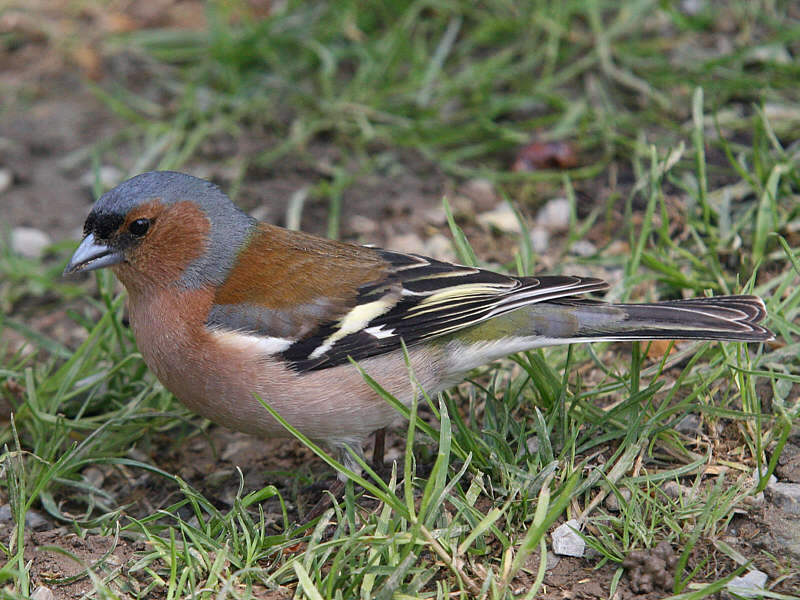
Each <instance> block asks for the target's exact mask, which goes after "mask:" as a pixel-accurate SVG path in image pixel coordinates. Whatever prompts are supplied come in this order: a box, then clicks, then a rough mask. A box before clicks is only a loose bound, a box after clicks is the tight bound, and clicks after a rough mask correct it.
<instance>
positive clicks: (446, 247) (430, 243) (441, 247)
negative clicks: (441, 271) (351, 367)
mask: <svg viewBox="0 0 800 600" xmlns="http://www.w3.org/2000/svg"><path fill="white" fill-rule="evenodd" d="M425 254H426V256H430V257H432V258H436V259H438V260H445V261H448V262H453V261H455V260H456V253H455V252H454V251H453V244H452V243H450V240H449V239H448V238H446V237H445V236H443V235H442V234H441V233H436V234H434V235H432V236H431V237H430V238H428V239H427V240H426V241H425Z"/></svg>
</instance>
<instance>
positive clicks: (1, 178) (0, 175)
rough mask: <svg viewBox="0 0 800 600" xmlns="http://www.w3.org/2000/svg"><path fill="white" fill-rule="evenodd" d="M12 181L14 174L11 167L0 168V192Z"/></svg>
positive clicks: (9, 185) (7, 187)
mask: <svg viewBox="0 0 800 600" xmlns="http://www.w3.org/2000/svg"><path fill="white" fill-rule="evenodd" d="M12 183H14V174H13V173H12V172H11V169H0V194H2V193H3V192H5V191H6V190H8V189H9V188H10V187H11V184H12Z"/></svg>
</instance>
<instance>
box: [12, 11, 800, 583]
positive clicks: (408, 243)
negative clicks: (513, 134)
mask: <svg viewBox="0 0 800 600" xmlns="http://www.w3.org/2000/svg"><path fill="white" fill-rule="evenodd" d="M135 4H137V3H130V5H129V11H128V12H127V13H126V12H124V11H123V12H120V13H117V14H114V15H111V16H109V15H106V16H101V15H99V14H97V13H91V12H87V13H85V14H81V15H79V18H74V19H68V20H65V17H64V16H63V15H61V14H59V12H58V11H56V10H54V9H52V8H51V6H52V3H47V2H44V1H43V0H42V1H41V2H40V3H32V4H30V5H29V7H28V8H27V9H26V10H25V11H17V12H13V11H12V12H6V13H0V30H13V31H15V32H17V34H18V36H17V37H18V39H19V42H18V43H17V44H15V45H14V46H13V47H8V46H6V47H2V46H0V95H2V97H3V99H4V100H3V106H2V108H0V168H2V169H5V170H6V171H7V172H10V173H11V175H12V180H11V183H10V185H9V186H8V188H7V189H5V190H0V215H1V218H0V220H1V221H2V225H3V227H4V228H8V229H9V230H10V229H13V228H16V227H20V226H25V227H33V228H36V229H39V230H41V231H43V232H45V233H46V234H47V235H49V236H50V238H51V239H52V240H53V241H59V240H64V239H72V240H76V241H77V240H78V239H79V236H80V230H81V226H82V223H83V220H84V218H85V216H86V214H87V212H88V209H89V207H90V204H91V202H92V200H93V198H92V193H91V172H92V164H91V159H92V155H91V152H90V151H89V149H90V148H91V145H92V144H95V143H97V142H98V141H100V140H105V139H110V138H111V136H112V135H114V134H115V133H118V132H120V131H122V130H123V129H124V128H125V127H127V126H129V124H128V123H127V122H125V121H123V120H122V119H121V118H119V117H118V116H116V115H115V114H113V113H112V112H111V111H110V110H109V109H108V107H107V106H106V105H105V104H103V103H101V102H100V101H99V100H98V98H97V96H96V95H95V94H94V93H93V92H92V89H91V86H93V85H100V86H102V85H108V84H110V83H112V82H115V81H117V82H118V81H120V80H121V79H125V80H135V79H137V78H143V77H146V74H147V73H146V71H147V66H146V63H144V62H142V61H140V60H139V59H137V58H136V57H135V56H131V55H127V54H125V53H122V52H110V51H108V52H107V49H105V48H104V47H103V46H102V44H101V43H100V40H101V38H102V33H103V31H102V30H103V28H106V29H107V30H114V28H121V27H139V26H149V25H151V24H152V23H153V22H154V21H155V20H157V19H163V20H165V24H169V23H170V22H174V21H175V20H178V19H181V20H182V22H183V23H189V24H192V25H194V26H199V25H202V17H200V16H198V11H197V10H196V9H197V7H196V6H195V7H194V8H195V10H194V11H193V10H192V4H193V3H191V2H173V3H168V4H169V7H171V8H170V9H169V10H170V11H172V12H169V11H166V13H163V14H167V16H166V17H165V16H163V14H162V16H159V17H156V16H154V15H155V14H156V12H157V11H154V12H153V14H148V13H146V11H144V9H142V10H140V11H139V13H137V12H136V10H135V9H134V8H131V7H133V6H134V5H135ZM141 4H147V3H141ZM161 4H165V5H166V4H167V3H163V2H162V3H161ZM200 12H202V11H200ZM186 15H192V16H191V17H190V18H188V17H187V16H186ZM34 17H38V18H34ZM112 17H113V18H112ZM115 19H116V20H115ZM75 39H80V40H82V41H81V42H73V41H70V40H75ZM274 141H275V140H272V139H269V136H268V135H266V134H265V135H262V136H253V137H250V138H247V137H245V138H243V139H237V140H230V139H220V140H218V144H217V145H216V146H214V145H211V146H210V147H208V148H206V149H205V151H204V152H201V154H200V156H199V157H198V158H196V159H193V161H192V163H191V164H189V165H187V167H186V169H187V170H188V171H191V172H195V173H198V174H203V175H205V176H208V177H212V178H214V179H215V180H217V181H218V182H219V183H220V184H222V185H223V187H226V185H225V184H226V183H227V182H228V174H227V173H226V172H225V171H224V170H222V169H220V168H219V166H218V164H217V163H216V162H215V160H214V157H215V155H216V154H217V153H218V152H220V151H227V152H256V151H259V150H263V149H266V148H269V147H270V146H271V145H272V144H273V143H274ZM386 151H390V152H394V157H395V159H396V164H397V168H396V169H395V171H394V175H393V176H392V177H391V178H388V177H387V178H382V177H376V176H370V177H364V178H362V180H360V181H358V184H357V185H355V186H353V187H352V188H351V189H349V190H348V191H347V192H346V194H345V197H344V199H343V218H342V237H343V238H345V239H352V240H363V241H369V242H371V243H375V244H378V245H384V246H388V247H394V248H397V249H401V250H410V251H420V252H427V253H429V254H437V253H438V254H439V255H440V256H441V257H443V258H448V257H450V256H449V254H448V253H450V252H451V251H450V250H449V247H447V245H441V243H440V241H439V237H438V236H441V235H442V234H443V233H444V235H445V236H447V235H448V234H447V232H446V227H444V224H445V221H444V214H443V211H442V210H441V207H440V206H441V204H440V203H441V198H442V196H443V195H445V194H446V195H448V196H450V197H455V198H457V200H456V205H457V204H458V202H464V203H466V205H467V206H465V210H473V211H476V212H488V211H490V210H491V209H492V208H494V207H495V206H496V205H498V203H499V198H498V197H497V196H495V195H493V194H492V193H491V192H489V193H487V192H486V188H485V186H482V185H481V184H480V183H477V184H476V183H475V182H463V181H456V180H453V179H451V178H449V177H446V176H445V175H443V174H442V173H441V172H439V171H438V170H437V169H436V168H435V167H434V166H432V165H431V164H429V163H427V162H426V161H425V160H423V159H422V158H420V157H418V156H416V155H414V154H413V153H410V152H407V151H400V150H393V149H386ZM134 152H135V148H131V147H126V145H125V144H124V143H121V144H120V145H119V147H118V149H117V154H116V155H117V156H118V160H119V162H120V164H126V163H127V162H128V160H129V159H130V157H131V156H132V155H133V154H134ZM332 152H336V150H335V149H334V148H332V147H327V146H325V145H324V144H323V143H317V144H316V145H314V146H312V147H311V148H310V149H309V154H310V155H311V156H313V157H316V158H317V160H318V161H319V162H320V164H323V163H324V162H325V158H326V156H328V155H329V154H330V153H332ZM103 166H106V165H103ZM109 166H113V165H109ZM321 176H322V175H321V171H318V172H313V170H312V171H310V170H309V162H308V158H306V159H304V160H303V161H302V162H300V161H295V160H293V159H286V160H283V161H281V162H280V163H279V164H277V165H274V166H273V167H271V168H270V169H269V170H265V171H263V172H258V171H254V172H248V174H247V176H246V178H245V179H244V182H243V185H242V187H241V189H240V192H239V196H238V198H237V202H238V203H239V204H240V205H242V206H243V207H244V208H246V209H248V210H251V211H253V212H254V213H255V214H258V216H259V217H260V218H263V219H267V220H270V221H273V222H277V223H281V222H282V220H283V219H284V215H285V211H286V206H287V204H288V202H289V199H290V197H291V196H292V194H294V193H295V192H297V191H298V190H299V189H301V188H302V187H303V186H306V185H308V184H309V183H313V182H314V181H315V180H318V178H319V177H321ZM458 198H460V200H458ZM324 210H325V207H323V206H316V205H314V204H312V205H311V206H309V207H307V210H306V211H305V212H304V219H303V223H302V225H303V228H304V229H306V230H309V231H314V232H317V233H324V231H325V225H326V221H325V219H324V218H321V216H322V215H323V214H324ZM467 227H468V233H469V236H470V240H471V241H472V242H473V243H474V244H475V246H476V249H477V250H478V251H479V252H480V253H481V254H482V256H484V257H488V258H489V259H494V260H498V261H499V260H505V259H507V258H508V257H509V256H510V255H511V253H512V249H511V248H509V247H508V244H504V243H503V242H502V240H500V239H498V237H497V236H496V235H494V234H492V233H491V232H489V231H488V230H487V229H486V228H482V227H480V226H478V225H475V224H474V223H473V224H468V225H467ZM431 240H436V241H435V242H434V243H432V242H431ZM437 244H438V245H437ZM87 289H88V287H87ZM75 302H76V304H75V306H77V303H79V302H80V301H78V300H76V301H75ZM15 309H16V310H17V311H19V313H20V314H24V315H25V317H26V319H28V320H29V321H30V322H31V323H32V324H33V325H34V326H35V327H38V328H40V329H42V330H43V331H45V333H48V334H49V335H53V334H54V332H55V335H61V336H65V339H64V341H65V343H68V344H72V343H74V342H75V339H74V338H72V337H70V336H72V335H79V334H77V333H75V331H74V328H73V329H70V327H69V323H68V322H67V323H66V324H65V321H64V319H66V316H65V313H64V311H63V307H62V308H61V309H60V310H59V311H58V313H57V314H58V316H59V317H60V318H59V317H57V318H55V319H54V318H53V316H52V315H53V308H52V307H51V306H42V307H39V308H33V309H32V308H30V307H26V306H24V304H20V305H19V306H16V307H15ZM794 442H795V443H797V444H800V440H794ZM400 443H401V441H400V438H397V439H396V442H395V445H394V446H393V447H394V448H395V449H396V448H397V447H399V445H400ZM396 451H397V450H395V452H396ZM389 458H391V451H390V454H389ZM144 460H147V461H151V462H152V463H153V464H155V465H156V466H158V467H160V468H161V469H164V470H166V471H169V472H174V473H179V474H180V476H181V477H182V478H184V479H185V480H186V481H188V482H189V483H190V484H191V485H193V486H195V487H196V488H197V489H199V490H200V491H201V492H203V493H204V494H207V495H209V496H210V497H214V498H216V499H217V501H218V502H219V504H220V506H223V507H224V506H230V503H231V502H232V499H233V494H234V492H235V490H236V489H237V487H238V483H239V480H238V474H237V471H236V467H239V468H240V469H241V470H242V472H243V474H244V478H245V488H246V489H247V488H249V489H256V488H259V487H260V486H263V485H266V484H267V483H276V482H277V483H276V485H278V486H279V487H280V485H284V484H285V482H284V484H282V483H281V478H280V476H279V475H276V473H279V472H280V471H291V470H300V471H304V472H305V471H308V472H309V475H311V471H312V470H314V471H319V470H321V469H322V465H321V464H320V463H319V461H317V460H315V459H313V457H312V456H311V455H310V451H309V450H307V449H306V448H304V447H302V446H300V445H299V444H297V443H295V442H293V441H292V442H287V441H262V440H257V439H254V438H250V437H247V436H244V435H241V434H238V433H233V432H230V431H227V430H224V429H222V428H219V427H213V426H212V427H211V428H210V430H209V434H208V436H207V437H206V436H203V435H195V436H190V437H188V438H187V440H186V442H185V443H184V444H183V445H180V446H178V447H175V446H174V445H172V444H171V440H167V439H165V440H163V446H162V447H159V448H153V449H152V451H151V452H150V454H149V455H148V456H145V457H144ZM95 469H96V470H97V473H94V474H93V476H95V477H102V479H103V480H104V481H105V483H104V485H105V486H107V487H108V488H109V489H110V490H111V491H112V492H113V493H114V495H115V497H117V498H119V499H120V502H121V503H122V504H128V503H131V504H132V505H134V506H135V505H137V504H138V505H139V506H141V509H142V512H143V513H144V514H146V513H148V512H149V511H152V510H154V509H156V508H160V507H164V506H168V505H169V504H170V502H171V501H173V500H174V499H175V498H174V494H175V493H176V490H174V489H165V488H164V487H163V486H162V485H161V484H160V483H159V482H157V481H155V480H154V478H153V477H152V476H149V475H147V474H145V475H142V476H138V477H136V478H135V485H132V484H131V481H130V480H128V479H126V478H124V477H122V476H121V475H120V473H119V472H116V471H115V470H114V469H112V468H103V467H95ZM795 481H797V479H796V480H795ZM286 491H287V492H289V491H290V490H286ZM287 495H291V494H287ZM0 500H3V502H0V504H1V503H5V499H4V498H1V499H0ZM308 502H313V500H311V499H309V500H308ZM306 509H307V507H293V510H296V511H298V512H300V513H301V512H303V511H304V510H306ZM37 510H38V509H37ZM270 510H273V511H275V512H274V513H270ZM265 511H266V512H267V514H268V516H270V514H271V515H272V517H273V518H274V520H275V521H276V522H278V520H279V519H278V517H279V515H278V513H277V507H270V506H268V505H267V506H266V507H265ZM731 528H732V530H735V531H734V532H732V533H731V536H732V539H734V540H735V541H736V543H737V544H738V548H739V549H740V551H742V552H743V553H744V554H745V555H746V556H748V557H752V556H755V557H759V556H761V554H760V553H759V550H760V549H761V548H767V549H769V548H771V547H772V546H771V545H770V540H774V539H775V538H776V537H781V536H783V537H785V536H787V535H789V536H791V535H792V534H793V533H792V532H795V533H796V534H797V536H798V537H797V538H795V539H800V525H798V521H797V518H796V516H793V515H788V514H785V513H782V511H780V510H778V509H777V508H775V507H774V506H772V505H770V504H765V505H764V507H763V508H762V509H761V510H756V511H753V512H751V513H747V514H743V515H741V516H738V517H736V518H735V519H734V521H733V522H732V525H731ZM9 533H10V529H9V526H8V523H0V537H2V541H3V543H4V544H7V543H8V535H9ZM27 543H28V550H27V553H26V561H28V560H29V561H31V569H30V572H31V576H32V579H33V582H34V584H35V585H40V584H41V585H47V586H48V587H50V588H51V589H52V590H53V592H54V594H55V597H56V598H72V597H76V596H78V595H80V594H82V593H84V592H86V591H88V590H89V589H91V587H92V583H91V581H90V580H89V579H88V578H87V577H82V578H79V579H77V580H72V579H71V576H72V575H74V574H75V573H77V572H79V571H80V570H81V568H82V567H81V566H80V565H79V564H77V563H76V562H75V560H74V558H71V557H70V556H68V555H66V554H64V553H60V552H58V551H57V550H54V548H61V549H63V550H66V551H68V553H70V554H72V555H73V556H74V557H77V558H78V559H80V560H81V561H82V562H83V563H84V564H88V565H91V564H94V563H96V562H97V561H99V560H101V559H102V560H104V561H105V563H106V565H107V566H108V565H110V566H111V567H113V568H127V566H128V565H130V563H131V561H133V560H135V556H136V553H137V552H141V551H142V550H143V549H144V547H143V545H142V543H141V542H131V541H129V540H127V539H124V538H116V537H115V536H114V535H106V536H101V535H90V536H88V537H86V538H81V537H79V536H77V535H76V534H75V533H73V532H71V530H70V527H69V526H68V525H62V524H56V523H54V522H52V521H51V520H49V519H48V518H45V521H44V523H43V524H42V525H40V527H39V530H37V531H32V532H31V533H30V534H29V539H28V540H27ZM790 545H791V544H790ZM794 547H795V549H796V552H797V553H798V554H800V548H797V543H795V545H794ZM798 559H800V556H798ZM596 562H597V560H596V558H591V557H590V558H584V559H574V558H566V557H562V558H560V559H559V560H558V561H557V564H556V565H555V566H554V567H553V568H552V569H551V570H549V571H548V573H547V576H546V578H545V585H546V588H545V590H546V591H545V593H544V594H543V595H542V596H541V597H543V598H553V599H556V598H559V599H563V598H575V599H583V598H587V599H594V598H606V597H608V590H609V585H610V582H611V579H612V577H613V575H614V568H612V567H611V566H609V565H606V566H604V567H601V568H600V569H595V565H596ZM756 565H757V566H758V567H759V568H761V569H762V570H764V571H766V572H767V573H768V575H769V576H770V579H771V580H774V578H776V577H778V575H779V574H778V573H774V572H771V571H772V569H773V567H772V563H771V562H770V561H768V560H766V559H764V560H763V561H762V560H760V559H756ZM727 566H729V565H727ZM722 567H723V565H720V568H722ZM143 577H144V575H143ZM619 589H620V592H621V595H620V596H618V597H622V598H627V597H639V598H657V597H660V596H659V595H656V594H650V595H639V596H636V595H635V594H633V592H632V591H631V590H630V588H629V586H628V584H627V578H626V577H623V579H622V580H621V582H620V587H619ZM261 597H263V598H278V597H284V596H283V595H281V593H280V592H269V591H267V590H263V595H262V596H261Z"/></svg>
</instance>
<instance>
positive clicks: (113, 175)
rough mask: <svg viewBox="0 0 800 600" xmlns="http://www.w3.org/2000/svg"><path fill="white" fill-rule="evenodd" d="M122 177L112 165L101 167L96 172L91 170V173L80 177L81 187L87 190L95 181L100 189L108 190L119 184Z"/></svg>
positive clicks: (121, 173) (88, 172)
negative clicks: (98, 183)
mask: <svg viewBox="0 0 800 600" xmlns="http://www.w3.org/2000/svg"><path fill="white" fill-rule="evenodd" d="M124 177H125V174H124V173H123V172H122V171H120V170H119V169H118V168H117V167H114V166H112V165H103V166H101V167H100V168H99V169H97V172H95V170H94V169H92V170H91V171H87V172H86V173H84V174H83V177H81V185H83V186H85V187H87V188H93V187H94V184H95V181H99V182H100V187H101V188H102V189H104V190H110V189H111V188H113V187H114V186H116V185H117V184H119V183H120V182H121V181H122V179H123V178H124Z"/></svg>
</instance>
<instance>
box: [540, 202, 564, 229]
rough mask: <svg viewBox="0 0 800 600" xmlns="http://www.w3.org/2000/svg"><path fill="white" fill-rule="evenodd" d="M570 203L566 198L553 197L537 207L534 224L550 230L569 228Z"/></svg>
mask: <svg viewBox="0 0 800 600" xmlns="http://www.w3.org/2000/svg"><path fill="white" fill-rule="evenodd" d="M569 215H570V205H569V200H567V199H566V198H553V199H552V200H548V201H547V203H546V204H545V205H544V206H543V207H542V208H541V209H539V213H538V214H537V215H536V224H537V225H541V226H542V227H545V228H546V229H549V230H550V231H564V230H566V229H568V228H569Z"/></svg>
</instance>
